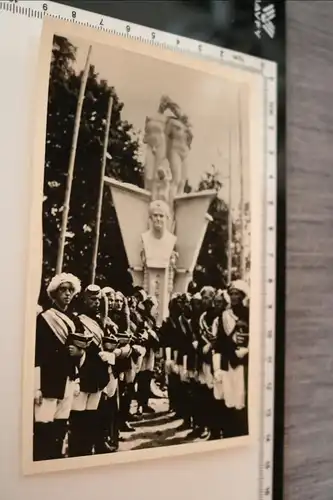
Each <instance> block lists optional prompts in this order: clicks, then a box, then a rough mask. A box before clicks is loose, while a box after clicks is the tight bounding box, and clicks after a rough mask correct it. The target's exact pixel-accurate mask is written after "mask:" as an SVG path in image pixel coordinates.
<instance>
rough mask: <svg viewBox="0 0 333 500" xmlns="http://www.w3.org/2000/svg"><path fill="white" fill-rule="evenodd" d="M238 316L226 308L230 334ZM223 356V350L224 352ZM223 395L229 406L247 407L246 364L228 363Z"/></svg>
mask: <svg viewBox="0 0 333 500" xmlns="http://www.w3.org/2000/svg"><path fill="white" fill-rule="evenodd" d="M237 319H238V318H237V316H236V315H235V314H234V313H233V311H232V310H231V309H226V310H225V311H224V312H223V315H222V321H223V328H224V331H225V333H226V334H227V335H228V336H230V335H231V334H232V333H233V331H234V329H235V326H236V321H237ZM222 357H223V352H222ZM221 382H222V385H223V395H224V399H225V404H226V406H227V408H236V409H237V410H241V409H242V408H244V407H245V378H244V366H243V365H239V366H236V367H235V368H232V367H231V365H230V363H228V370H227V371H224V370H223V372H222V381H221Z"/></svg>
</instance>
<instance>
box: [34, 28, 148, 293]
mask: <svg viewBox="0 0 333 500" xmlns="http://www.w3.org/2000/svg"><path fill="white" fill-rule="evenodd" d="M75 56H76V48H75V47H74V46H73V45H72V44H71V43H70V41H69V40H68V39H66V38H63V37H59V36H56V37H55V38H54V44H53V51H52V59H51V67H50V84H49V95H48V111H47V113H48V115H47V132H46V153H45V170H44V202H43V273H42V280H43V284H45V282H47V281H48V280H49V279H50V277H51V276H52V275H53V274H54V272H55V267H56V258H57V253H58V238H59V231H60V224H61V215H62V210H63V202H64V195H65V185H66V176H67V171H68V161H69V154H70V148H71V142H72V136H73V128H74V119H75V112H76V106H77V100H78V94H79V89H80V82H81V76H82V75H81V74H77V73H76V72H75V71H74V69H73V63H74V61H75ZM110 92H111V94H112V96H113V108H112V115H111V126H110V134H109V142H108V152H109V153H110V155H109V159H108V160H107V165H106V175H110V176H112V177H114V178H116V179H118V180H122V181H124V182H133V183H135V184H137V185H139V186H142V184H143V179H142V165H141V164H140V162H139V161H138V159H137V153H138V148H139V143H138V140H137V138H136V137H135V131H134V130H133V127H132V125H131V124H129V123H128V122H126V121H124V120H123V119H122V117H121V111H122V108H123V103H122V102H121V100H120V99H119V97H118V95H117V93H116V90H115V89H114V88H113V87H111V88H110V87H109V86H108V83H107V82H105V81H103V80H100V79H99V76H98V74H97V73H96V71H95V68H94V67H93V66H91V67H90V71H89V76H88V81H87V87H86V92H85V99H84V104H83V110H82V117H81V122H80V131H79V138H78V144H77V151H76V158H75V168H74V179H73V186H72V193H71V200H70V211H69V221H68V232H67V237H66V246H65V255H64V271H68V272H72V273H74V274H77V275H78V276H79V277H80V278H81V280H82V282H83V285H86V284H88V283H89V279H90V275H91V262H92V253H93V239H94V233H95V229H96V228H95V221H96V210H97V199H98V191H99V182H100V172H101V162H102V150H103V141H104V135H105V119H106V114H107V107H108V100H109V96H110ZM115 263H117V264H115ZM121 269H125V271H122V272H121V271H120V270H121ZM126 269H127V260H126V255H125V251H124V246H123V243H122V239H121V234H120V230H119V226H118V222H117V218H116V215H115V211H114V207H113V204H112V199H111V194H110V190H109V188H107V187H106V188H105V190H104V200H103V213H102V224H101V235H100V255H99V259H98V263H97V280H98V282H99V283H101V284H106V283H114V285H115V286H116V287H117V288H119V289H123V290H124V291H126V287H128V286H129V284H130V282H129V275H128V273H127V271H126ZM43 288H44V287H42V289H43ZM43 298H44V297H43V296H42V297H41V300H42V301H43Z"/></svg>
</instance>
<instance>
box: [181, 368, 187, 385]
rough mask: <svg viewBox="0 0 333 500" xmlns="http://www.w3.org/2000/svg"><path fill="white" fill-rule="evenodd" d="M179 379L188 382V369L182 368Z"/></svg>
mask: <svg viewBox="0 0 333 500" xmlns="http://www.w3.org/2000/svg"><path fill="white" fill-rule="evenodd" d="M180 380H181V381H182V382H188V380H189V376H188V371H187V370H182V372H181V374H180Z"/></svg>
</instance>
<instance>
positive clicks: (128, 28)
mask: <svg viewBox="0 0 333 500" xmlns="http://www.w3.org/2000/svg"><path fill="white" fill-rule="evenodd" d="M126 31H127V33H129V32H130V31H131V27H130V25H129V24H127V25H126Z"/></svg>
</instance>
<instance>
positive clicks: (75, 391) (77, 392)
mask: <svg viewBox="0 0 333 500" xmlns="http://www.w3.org/2000/svg"><path fill="white" fill-rule="evenodd" d="M79 394H80V384H79V383H78V382H76V384H75V388H74V397H75V398H77V397H78V395H79Z"/></svg>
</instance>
